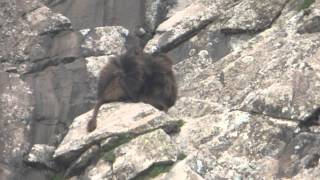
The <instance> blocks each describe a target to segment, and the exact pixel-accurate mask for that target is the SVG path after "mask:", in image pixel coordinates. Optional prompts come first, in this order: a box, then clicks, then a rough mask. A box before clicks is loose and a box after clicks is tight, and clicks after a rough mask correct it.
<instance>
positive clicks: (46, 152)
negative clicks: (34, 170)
mask: <svg viewBox="0 0 320 180" xmlns="http://www.w3.org/2000/svg"><path fill="white" fill-rule="evenodd" d="M54 150H55V147H53V146H48V145H45V144H35V145H33V146H32V148H31V150H30V152H29V154H28V155H27V156H26V158H25V162H26V163H28V164H30V165H31V166H34V167H42V168H49V169H57V168H58V167H57V165H56V164H55V162H54V161H53V159H52V155H53V153H54Z"/></svg>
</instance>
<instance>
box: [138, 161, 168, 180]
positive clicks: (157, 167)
mask: <svg viewBox="0 0 320 180" xmlns="http://www.w3.org/2000/svg"><path fill="white" fill-rule="evenodd" d="M172 166H173V163H172V162H162V163H157V164H153V165H152V166H151V167H149V168H148V169H147V170H145V171H143V172H141V173H140V174H138V175H137V176H136V177H134V178H133V179H132V180H149V179H152V178H154V177H157V176H158V175H160V174H162V173H166V172H169V171H170V169H171V168H172Z"/></svg>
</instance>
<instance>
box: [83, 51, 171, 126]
mask: <svg viewBox="0 0 320 180" xmlns="http://www.w3.org/2000/svg"><path fill="white" fill-rule="evenodd" d="M176 98H177V84H176V80H175V77H174V74H173V71H172V60H171V59H170V58H169V57H168V56H167V55H165V54H156V55H149V54H144V53H142V52H141V51H140V50H138V51H137V50H131V51H129V52H128V53H126V54H125V55H123V56H120V57H118V58H114V59H111V61H110V62H109V63H108V64H107V65H105V67H104V68H103V69H102V70H101V72H100V74H99V79H98V90H97V103H96V105H95V107H94V111H93V116H92V119H91V120H90V121H89V123H88V126H87V131H88V132H91V131H93V130H95V129H96V126H97V120H96V119H97V115H98V112H99V108H100V106H101V105H102V104H104V103H109V102H116V101H120V102H144V103H148V104H151V105H152V106H154V107H155V108H157V109H159V110H162V111H167V110H168V109H169V108H170V107H171V106H173V105H174V103H175V101H176Z"/></svg>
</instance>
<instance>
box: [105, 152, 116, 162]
mask: <svg viewBox="0 0 320 180" xmlns="http://www.w3.org/2000/svg"><path fill="white" fill-rule="evenodd" d="M103 159H104V160H105V161H107V162H109V163H111V164H113V163H114V162H115V161H116V155H115V154H114V152H113V151H108V152H106V153H104V155H103Z"/></svg>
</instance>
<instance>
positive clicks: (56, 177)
mask: <svg viewBox="0 0 320 180" xmlns="http://www.w3.org/2000/svg"><path fill="white" fill-rule="evenodd" d="M64 179H65V178H64V177H63V173H58V174H55V175H54V176H53V177H52V179H51V180H64Z"/></svg>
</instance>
